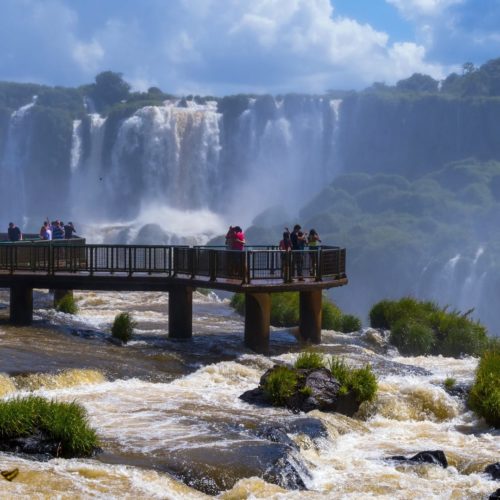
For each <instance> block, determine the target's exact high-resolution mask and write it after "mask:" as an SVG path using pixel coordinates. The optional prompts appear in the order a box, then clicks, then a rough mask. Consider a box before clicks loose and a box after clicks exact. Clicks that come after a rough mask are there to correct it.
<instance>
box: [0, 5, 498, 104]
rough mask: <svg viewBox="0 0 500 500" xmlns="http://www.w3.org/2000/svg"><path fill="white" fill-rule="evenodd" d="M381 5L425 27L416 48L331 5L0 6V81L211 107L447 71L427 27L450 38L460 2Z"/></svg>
mask: <svg viewBox="0 0 500 500" xmlns="http://www.w3.org/2000/svg"><path fill="white" fill-rule="evenodd" d="M370 1H371V0H370ZM377 1H383V0H377ZM385 1H387V2H390V3H391V4H392V5H393V6H394V7H395V8H397V9H398V10H399V11H400V12H401V14H402V15H404V16H406V17H408V18H410V17H411V18H412V19H414V20H415V22H417V21H416V19H417V18H419V19H424V18H425V22H421V23H420V24H419V29H418V34H419V37H418V38H417V40H411V39H408V40H407V41H404V42H401V41H400V42H398V43H395V42H393V41H392V40H391V37H390V35H389V34H388V33H385V32H382V31H379V30H377V29H375V28H374V27H373V26H371V25H369V24H366V23H361V22H358V21H357V20H355V19H350V18H347V17H341V16H339V15H337V13H336V11H335V8H334V4H335V0H333V2H330V1H329V0H253V1H252V2H249V1H248V0H196V1H194V0H190V1H186V0H170V1H169V2H165V1H164V0H149V1H148V3H147V8H142V7H140V8H139V7H138V3H137V2H136V1H133V0H107V1H106V2H104V3H102V2H100V1H99V0H86V1H85V2H73V1H70V0H45V1H44V2H43V3H42V2H39V1H37V0H3V2H2V14H3V15H2V16H1V17H0V42H1V43H2V46H4V47H5V48H6V49H5V50H4V51H3V53H2V52H1V51H0V79H3V78H4V77H3V76H2V75H6V74H9V75H16V76H17V79H19V80H21V79H23V78H24V77H25V75H26V74H27V73H29V74H30V75H38V76H37V79H38V81H47V82H50V83H53V84H64V85H78V84H81V83H86V82H88V81H91V80H92V79H93V77H94V76H95V74H96V73H98V72H99V71H103V70H108V69H111V70H113V71H118V72H121V73H123V74H124V76H125V78H126V79H128V80H129V81H130V82H131V83H132V84H133V85H134V86H135V87H137V88H141V89H142V88H144V87H145V86H146V85H149V82H151V83H152V84H153V85H156V86H159V87H161V88H162V89H163V90H165V91H167V92H175V93H212V94H218V95H222V94H228V93H237V92H272V93H278V92H287V91H297V92H322V91H324V90H326V89H328V88H361V87H364V86H366V85H370V84H371V83H372V82H373V81H385V82H386V83H394V82H395V81H397V80H398V79H401V78H406V77H408V76H410V75H411V74H412V73H414V72H423V73H427V74H430V75H432V76H433V77H435V78H441V77H443V76H445V74H446V73H447V72H448V70H449V67H450V66H447V65H446V64H440V63H439V62H436V61H439V57H435V53H434V54H433V55H434V57H432V58H430V57H429V56H430V54H431V51H432V50H435V48H436V47H438V46H439V44H440V43H441V45H442V42H441V38H439V37H438V38H437V37H436V29H435V28H436V24H435V23H437V22H438V21H437V20H439V22H443V20H444V17H443V16H448V21H449V20H450V19H452V20H453V23H452V24H449V30H452V29H455V30H457V29H458V28H457V27H459V26H460V20H461V18H460V16H456V15H454V16H449V13H450V12H451V10H452V9H456V8H458V7H464V6H466V5H467V3H468V1H470V0H405V1H403V0H385ZM475 1H481V0H475ZM332 3H333V6H332ZM42 6H43V8H42ZM453 12H454V13H455V12H456V11H453ZM450 23H451V21H450ZM424 26H425V27H424ZM55 28H57V29H55ZM481 33H484V32H481ZM488 33H490V35H488ZM491 33H494V31H492V30H490V32H487V36H489V38H486V39H488V40H490V41H491ZM476 34H477V36H478V37H479V36H480V33H476ZM478 43H479V42H478ZM13 55H14V56H15V57H13ZM13 60H15V61H17V66H16V65H15V64H14V63H13V62H12V61H13ZM23 72H24V73H23Z"/></svg>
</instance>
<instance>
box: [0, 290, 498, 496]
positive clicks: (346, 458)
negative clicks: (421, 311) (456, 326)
mask: <svg viewBox="0 0 500 500" xmlns="http://www.w3.org/2000/svg"><path fill="white" fill-rule="evenodd" d="M75 298H76V299H77V300H78V305H79V308H80V310H79V313H78V314H77V315H75V316H70V315H67V314H63V313H58V312H55V311H54V310H53V309H52V308H51V303H52V298H51V296H50V295H49V294H48V293H46V292H44V291H35V294H34V304H35V312H34V316H35V321H34V323H33V325H32V326H30V327H12V326H10V325H9V324H8V322H7V318H8V293H7V291H5V290H4V291H0V397H3V398H9V397H13V396H21V395H26V394H37V395H42V396H45V397H48V398H55V399H57V400H60V401H73V400H75V401H78V402H79V403H81V404H82V405H83V406H84V407H85V408H86V410H87V412H88V415H89V419H90V422H91V424H92V426H94V427H95V428H96V430H97V432H98V434H99V436H100V438H101V442H102V448H103V453H102V454H100V455H98V456H97V457H95V458H92V459H84V460H83V459H72V460H64V459H54V460H50V461H48V462H37V461H33V460H28V459H25V458H20V457H17V456H14V455H11V454H7V453H0V469H1V470H7V469H13V468H15V467H17V468H19V471H20V473H19V475H18V477H17V478H16V479H15V480H14V481H12V482H7V481H3V480H0V484H1V486H2V487H1V489H0V497H1V498H23V497H24V498H27V497H30V498H54V497H57V498H104V497H105V498H117V499H118V498H120V499H122V498H169V499H170V498H171V499H176V498H183V499H184V498H208V496H207V495H206V493H203V492H202V491H204V492H208V493H215V494H216V495H217V496H218V498H222V499H225V500H226V499H227V500H233V499H243V498H252V499H253V498H276V499H278V498H279V499H288V498H290V499H299V498H300V499H303V498H306V499H307V498H311V499H316V498H353V499H354V498H356V499H359V498H387V499H389V498H390V499H394V498H405V499H406V498H447V499H448V498H453V499H462V498H463V499H466V498H467V499H470V498H477V499H483V498H487V496H488V495H489V494H491V493H492V492H493V491H495V490H496V489H497V488H498V483H496V482H494V481H492V480H491V479H490V478H489V477H488V476H487V475H485V474H484V473H482V471H483V470H484V467H485V466H486V465H487V464H490V463H494V462H497V461H498V460H499V457H500V439H499V432H498V431H493V430H492V429H490V428H488V426H487V425H486V424H485V423H484V422H483V421H482V420H480V419H478V418H477V417H476V416H475V415H474V414H473V413H472V412H470V411H469V410H467V409H466V407H465V405H464V403H463V401H462V400H461V399H459V398H457V397H452V396H451V395H449V394H448V393H447V392H446V391H445V390H444V387H443V382H444V380H445V379H446V377H454V378H455V379H457V381H459V382H461V383H462V382H463V383H469V382H471V381H472V380H473V377H474V370H475V367H476V365H477V359H475V358H470V357H469V358H464V359H459V360H457V359H451V358H443V357H414V358H407V357H406V358H405V357H401V356H399V354H398V353H397V351H395V350H391V349H387V346H385V345H384V344H383V342H382V343H377V342H374V341H373V339H371V337H370V335H369V334H367V333H366V331H364V332H360V333H355V334H340V333H337V332H333V331H323V343H322V345H321V347H320V349H321V351H322V352H324V353H325V354H336V355H341V356H344V357H345V359H346V360H347V361H348V362H349V363H351V364H353V365H356V366H361V365H363V364H365V363H367V362H370V363H371V364H372V366H373V368H374V371H375V373H376V374H377V376H378V379H379V393H378V396H377V399H376V401H375V402H374V403H372V404H369V405H365V406H363V407H362V408H361V410H360V415H359V418H357V419H354V418H349V417H345V416H342V415H338V414H327V413H322V412H319V411H314V412H312V413H310V414H308V416H312V417H314V418H316V419H319V420H321V421H322V422H323V424H324V425H325V427H326V429H327V431H328V433H327V435H324V436H322V437H318V438H315V439H311V438H310V437H308V436H305V435H303V434H300V433H299V434H292V435H291V437H292V439H294V441H295V442H296V443H297V444H298V445H299V447H300V448H299V449H298V451H297V452H296V455H295V460H296V463H299V462H300V463H301V464H302V466H305V469H304V470H303V469H301V468H300V467H298V468H297V470H298V471H299V473H300V476H301V479H302V480H303V482H304V483H305V485H306V487H307V490H306V491H298V490H286V489H283V488H281V487H279V486H277V485H275V484H271V483H269V482H266V481H264V480H263V479H261V478H259V477H257V475H256V473H255V471H256V470H257V469H258V467H257V466H256V465H255V463H254V462H253V458H252V457H255V456H259V455H258V454H259V453H264V454H265V453H267V448H266V447H268V446H269V442H268V441H267V440H266V439H264V438H262V437H259V436H258V435H257V434H256V433H255V432H254V431H255V429H256V428H257V427H258V426H259V425H262V424H263V423H266V424H270V423H271V424H280V423H283V422H290V421H293V420H294V419H300V418H302V417H304V415H294V414H292V413H290V412H289V411H287V410H285V409H281V408H264V409H263V408H258V407H253V406H251V405H249V404H247V403H245V402H243V401H241V400H240V399H239V398H238V396H239V395H240V394H241V393H242V392H244V391H245V390H248V389H252V388H254V387H256V386H257V385H258V382H259V379H260V377H261V375H262V374H263V372H264V371H265V370H266V369H267V368H269V367H271V366H272V365H273V364H274V363H275V362H276V361H286V362H293V361H294V360H295V359H296V357H297V353H298V352H299V351H300V349H301V346H300V344H299V343H298V342H297V340H296V336H295V334H296V332H295V331H294V330H293V329H291V330H290V329H272V332H271V353H270V355H269V356H263V355H257V354H255V353H253V352H252V351H250V350H248V349H246V348H245V347H244V346H243V320H242V318H241V317H239V316H238V315H237V314H235V313H234V311H233V310H232V309H231V308H230V306H229V304H228V300H227V299H221V298H219V297H218V296H217V295H215V294H213V293H209V294H205V293H199V292H196V293H195V296H194V318H193V331H194V335H193V339H192V340H191V341H173V340H168V338H167V337H166V334H167V321H168V314H167V311H168V295H167V294H162V293H136V292H129V293H116V292H113V293H111V292H109V293H108V292H75ZM121 311H128V312H130V313H132V315H133V316H134V318H135V320H136V321H137V323H138V326H137V330H136V333H135V336H134V339H133V341H131V342H130V343H129V344H128V345H126V346H123V347H122V346H118V345H115V344H113V343H112V342H110V341H109V337H110V334H109V330H110V325H111V323H112V321H113V318H114V316H115V315H116V314H117V312H121ZM437 449H441V450H443V451H444V452H445V453H446V456H447V458H448V462H449V467H448V468H447V469H443V468H441V467H438V466H435V465H429V464H414V465H408V464H402V463H398V462H394V461H391V460H386V458H387V457H389V456H392V455H407V456H408V455H413V454H415V453H417V452H419V451H423V450H437ZM262 450H264V451H262ZM292 461H293V457H292ZM180 478H184V482H183V481H182V480H180ZM186 483H189V484H190V485H188V484H186ZM221 484H222V485H227V488H221V487H220V485H221ZM221 489H222V491H220V490H221Z"/></svg>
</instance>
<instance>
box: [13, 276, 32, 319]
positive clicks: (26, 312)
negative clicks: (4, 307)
mask: <svg viewBox="0 0 500 500" xmlns="http://www.w3.org/2000/svg"><path fill="white" fill-rule="evenodd" d="M32 321H33V288H30V287H27V286H22V285H16V286H12V287H10V322H11V323H12V324H14V325H20V326H21V325H30V324H31V322H32Z"/></svg>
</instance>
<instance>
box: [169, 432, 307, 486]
mask: <svg viewBox="0 0 500 500" xmlns="http://www.w3.org/2000/svg"><path fill="white" fill-rule="evenodd" d="M168 459H169V462H170V465H169V471H170V472H171V473H173V474H174V475H176V476H177V477H178V478H179V479H180V480H182V481H183V482H184V483H186V484H187V485H188V486H191V487H193V488H196V489H197V490H199V491H202V492H204V493H207V494H209V495H216V494H218V493H220V492H221V491H224V490H228V489H231V488H232V487H233V486H234V485H235V484H236V483H237V482H238V481H239V480H240V479H243V478H247V477H253V476H256V477H261V478H262V479H264V480H265V481H267V482H269V483H273V484H277V485H279V486H281V487H282V488H286V489H289V490H305V489H306V485H305V483H304V479H307V478H309V477H310V473H309V471H308V469H307V467H306V465H305V464H304V462H303V460H302V458H301V457H300V455H299V454H298V453H297V452H296V451H295V450H294V449H293V448H292V447H291V446H289V445H287V444H282V443H273V442H262V441H247V442H245V443H241V444H238V443H234V444H232V445H231V446H223V447H217V448H214V447H213V446H211V447H199V448H189V449H180V450H176V451H173V452H171V453H169V457H168Z"/></svg>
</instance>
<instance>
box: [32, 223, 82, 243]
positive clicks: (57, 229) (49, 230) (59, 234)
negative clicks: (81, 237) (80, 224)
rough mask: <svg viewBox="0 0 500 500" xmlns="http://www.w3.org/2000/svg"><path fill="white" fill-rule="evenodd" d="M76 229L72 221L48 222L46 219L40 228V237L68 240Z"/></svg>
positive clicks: (48, 239) (43, 238)
mask: <svg viewBox="0 0 500 500" xmlns="http://www.w3.org/2000/svg"><path fill="white" fill-rule="evenodd" d="M75 233H76V229H75V226H74V225H73V223H72V222H68V223H67V224H64V222H63V221H61V220H55V221H52V222H50V221H49V219H47V220H46V221H45V222H44V223H43V225H42V227H41V228H40V233H39V234H40V238H41V239H42V240H46V241H50V240H70V239H71V238H73V237H74V236H76V234H75Z"/></svg>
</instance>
